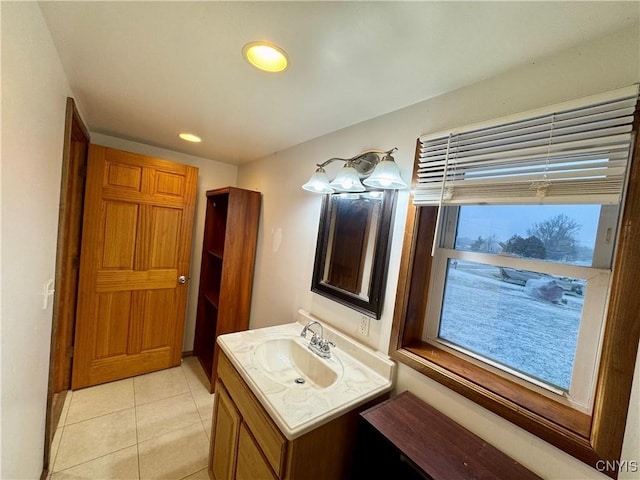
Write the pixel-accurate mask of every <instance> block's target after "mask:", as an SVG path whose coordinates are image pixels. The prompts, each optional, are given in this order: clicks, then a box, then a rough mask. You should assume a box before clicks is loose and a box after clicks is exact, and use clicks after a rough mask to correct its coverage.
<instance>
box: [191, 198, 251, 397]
mask: <svg viewBox="0 0 640 480" xmlns="http://www.w3.org/2000/svg"><path fill="white" fill-rule="evenodd" d="M206 195H207V207H206V214H205V225H204V238H203V242H202V263H201V266H200V288H199V291H198V309H197V311H196V329H195V337H194V345H193V353H194V355H195V356H196V357H198V360H200V364H201V365H202V368H203V369H204V371H205V373H206V375H207V378H208V379H209V382H210V391H211V392H212V393H213V388H214V385H215V382H216V361H217V346H216V338H217V337H218V336H219V335H222V334H224V333H231V332H237V331H240V330H246V329H247V328H248V326H249V310H250V307H251V290H252V287H253V269H254V262H255V255H256V245H257V241H258V222H259V219H260V203H261V201H262V199H261V195H260V192H254V191H251V190H244V189H242V188H235V187H226V188H220V189H217V190H209V191H208V192H207V194H206Z"/></svg>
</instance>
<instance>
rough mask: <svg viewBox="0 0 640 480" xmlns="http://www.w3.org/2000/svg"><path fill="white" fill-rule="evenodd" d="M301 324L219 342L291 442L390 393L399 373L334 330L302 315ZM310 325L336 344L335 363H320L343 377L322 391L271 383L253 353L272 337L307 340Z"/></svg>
mask: <svg viewBox="0 0 640 480" xmlns="http://www.w3.org/2000/svg"><path fill="white" fill-rule="evenodd" d="M297 320H298V321H297V323H289V324H285V325H277V326H274V327H267V328H261V329H256V330H246V331H243V332H235V333H230V334H226V335H221V336H220V337H218V344H219V345H220V348H222V350H223V351H224V353H225V354H226V355H227V357H229V360H230V361H231V363H232V364H233V365H234V366H235V367H236V369H237V370H238V372H239V373H240V375H241V376H242V378H243V379H244V380H245V382H247V385H248V386H249V388H250V389H251V391H252V392H253V393H254V394H255V396H256V397H257V398H258V400H259V401H260V403H261V404H262V405H263V406H264V408H265V409H266V410H267V412H268V413H269V415H270V416H271V418H272V419H273V421H274V422H275V423H276V425H278V427H279V428H280V430H281V431H282V433H283V434H284V435H285V436H286V437H287V438H288V439H289V440H293V439H295V438H297V437H299V436H301V435H304V434H305V433H307V432H309V431H311V430H313V429H315V428H317V427H319V426H321V425H324V424H325V423H328V422H329V421H331V420H333V419H334V418H337V417H339V416H340V415H342V414H343V413H345V412H347V411H349V410H351V409H353V408H355V407H358V406H360V405H362V404H364V403H366V402H367V401H369V400H371V399H373V398H374V397H376V396H378V395H380V394H383V393H385V392H388V391H390V390H391V389H392V388H393V382H394V380H395V371H396V365H395V363H394V362H393V361H392V360H391V359H390V358H389V357H388V356H387V355H384V354H382V353H380V352H376V351H374V350H372V349H370V348H368V347H367V346H365V345H362V344H360V343H358V342H357V341H355V340H353V339H351V338H349V337H348V336H346V335H344V334H342V333H340V332H339V331H337V330H334V329H332V328H331V327H330V326H328V325H327V324H325V323H324V322H322V321H320V320H318V319H317V318H315V317H313V316H312V315H310V314H309V313H307V312H305V311H304V310H300V311H299V312H298V319H297ZM312 320H316V321H320V323H321V324H322V326H323V328H324V338H326V339H328V340H330V341H332V342H333V343H335V345H336V346H335V347H333V348H332V349H331V351H332V358H331V359H328V360H325V359H320V358H319V357H318V359H319V360H320V361H321V362H327V366H329V367H330V368H333V369H334V370H337V371H341V372H342V373H341V375H340V376H339V378H338V379H337V380H336V381H335V383H333V384H332V385H331V386H329V387H326V388H320V389H319V388H317V387H315V386H313V385H309V384H303V385H297V384H290V385H287V386H284V385H282V384H281V383H278V382H276V381H273V380H272V379H271V378H269V377H268V376H267V375H266V374H265V373H264V370H263V369H261V368H260V367H259V366H258V365H256V364H255V363H256V357H255V356H254V350H255V348H256V347H257V346H258V345H260V344H261V343H262V342H264V341H265V340H268V339H269V338H282V337H283V336H285V337H292V338H294V339H295V340H296V341H304V340H302V338H301V337H300V332H301V331H302V329H303V328H304V325H305V324H306V323H307V322H310V321H312ZM306 342H307V343H308V340H306ZM336 367H338V368H336Z"/></svg>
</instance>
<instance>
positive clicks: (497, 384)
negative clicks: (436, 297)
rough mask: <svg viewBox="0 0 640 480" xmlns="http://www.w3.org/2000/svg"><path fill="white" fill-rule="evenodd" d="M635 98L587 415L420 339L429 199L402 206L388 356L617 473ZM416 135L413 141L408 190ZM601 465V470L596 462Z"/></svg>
mask: <svg viewBox="0 0 640 480" xmlns="http://www.w3.org/2000/svg"><path fill="white" fill-rule="evenodd" d="M639 126H640V103H637V104H636V110H635V116H634V122H633V141H632V145H633V147H632V150H631V153H630V155H631V162H630V166H629V173H628V188H627V192H626V196H625V199H624V203H623V205H621V222H620V225H619V230H618V244H617V249H616V255H615V258H614V262H613V266H612V274H611V289H610V296H609V304H608V306H607V313H606V322H605V326H604V332H603V338H602V349H601V355H600V360H599V369H598V375H597V379H596V385H595V397H594V401H593V410H592V413H591V414H586V413H583V412H580V411H577V410H575V409H573V408H570V407H568V406H566V405H562V404H560V403H559V402H556V401H554V400H552V399H550V398H548V397H546V396H544V395H542V394H540V393H537V392H534V391H531V390H529V389H527V388H525V387H523V386H521V385H519V384H517V383H515V382H512V381H510V380H508V379H505V378H502V377H500V376H498V375H496V374H494V373H492V372H489V371H487V370H485V369H483V368H481V367H478V366H477V365H474V364H473V363H472V362H469V361H465V360H464V359H462V358H460V357H456V356H455V355H452V354H451V353H450V352H447V351H446V350H444V349H441V348H438V347H436V346H434V345H430V344H428V343H426V342H424V341H423V340H422V336H423V326H424V318H425V313H426V308H427V302H428V299H429V295H430V294H431V293H432V292H431V289H430V288H429V287H430V278H431V268H432V261H433V258H432V257H431V246H432V244H433V240H434V236H435V229H436V219H437V211H438V207H437V206H420V207H418V206H415V205H413V203H412V202H410V204H409V206H408V210H407V219H406V226H405V235H404V240H403V249H402V258H401V263H400V272H399V277H398V288H397V294H396V304H395V310H394V318H393V325H392V331H391V338H390V343H389V355H390V356H391V357H392V358H393V359H394V360H396V361H398V362H400V363H403V364H405V365H407V366H409V367H410V368H412V369H414V370H416V371H418V372H420V373H421V374H423V375H425V376H427V377H429V378H431V379H433V380H435V381H437V382H439V383H441V384H442V385H444V386H446V387H448V388H450V389H451V390H453V391H455V392H457V393H459V394H461V395H463V396H465V397H466V398H468V399H470V400H472V401H473V402H475V403H477V404H478V405H480V406H482V407H484V408H487V409H488V410H490V411H492V412H494V413H496V414H498V415H500V416H502V417H503V418H505V419H506V420H508V421H510V422H512V423H513V424H515V425H518V426H519V427H521V428H523V429H525V430H527V431H528V432H530V433H532V434H534V435H536V436H538V437H540V438H541V439H543V440H544V441H546V442H548V443H550V444H552V445H554V446H556V447H558V448H560V449H561V450H563V451H565V452H566V453H568V454H570V455H572V456H574V457H576V458H578V459H579V460H581V461H583V462H585V463H587V464H588V465H591V466H592V467H594V468H596V466H597V465H598V466H602V465H603V463H602V462H603V461H604V462H605V463H604V466H605V467H606V470H604V471H603V473H605V474H607V475H609V476H610V477H611V478H617V476H618V472H617V471H616V470H615V469H614V468H612V467H613V466H614V465H616V464H618V463H616V461H619V460H620V457H621V452H622V443H623V439H624V430H625V426H626V419H627V414H628V409H629V398H630V395H631V387H632V381H633V375H634V368H635V361H636V355H637V353H638V342H639V341H640V318H639V314H638V312H640V296H639V295H637V293H636V288H637V285H636V283H637V272H638V271H640V136H639V135H638V128H639ZM419 154H420V142H419V141H417V143H416V152H415V159H416V161H415V163H414V172H413V183H412V189H415V185H416V178H417V167H418V160H419ZM600 471H602V469H600Z"/></svg>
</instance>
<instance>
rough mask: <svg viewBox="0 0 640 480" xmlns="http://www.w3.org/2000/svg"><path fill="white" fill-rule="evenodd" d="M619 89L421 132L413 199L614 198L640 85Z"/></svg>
mask: <svg viewBox="0 0 640 480" xmlns="http://www.w3.org/2000/svg"><path fill="white" fill-rule="evenodd" d="M622 93H623V96H622V97H621V98H617V97H615V96H613V95H610V96H609V97H610V98H607V99H606V101H602V100H600V101H599V102H598V103H591V104H590V103H588V102H587V101H585V102H584V103H583V104H581V105H580V104H578V102H571V108H569V109H562V108H558V109H557V111H552V110H550V111H548V112H546V113H545V114H544V115H537V116H531V117H527V116H526V115H523V116H522V117H521V118H520V119H516V120H514V119H513V117H510V118H509V121H506V122H505V121H503V122H500V121H499V120H498V121H495V122H493V124H491V125H485V126H483V127H482V128H475V129H473V128H468V129H459V130H457V131H455V132H450V133H447V134H446V135H445V134H444V133H442V132H441V133H439V134H437V135H431V136H430V135H422V136H421V137H420V139H419V141H420V146H419V151H418V159H417V161H418V166H417V167H418V168H417V184H416V189H415V195H414V203H415V204H416V205H433V204H438V203H439V202H440V201H441V200H442V202H443V203H450V204H463V203H493V202H498V203H502V202H505V201H506V199H509V201H515V202H516V203H549V200H550V199H552V198H553V199H554V201H557V202H560V203H593V202H594V201H596V200H597V201H598V202H604V203H615V202H619V201H620V198H621V195H622V190H623V188H624V184H625V176H626V172H627V170H628V162H629V152H630V149H631V141H632V127H633V118H634V117H633V114H634V112H635V105H636V102H637V98H638V86H637V85H635V86H634V88H633V89H631V88H627V89H623V91H622ZM598 98H599V99H601V98H602V97H598ZM563 105H564V104H563ZM559 107H562V105H560V106H559ZM564 197H566V199H564V200H563V198H564Z"/></svg>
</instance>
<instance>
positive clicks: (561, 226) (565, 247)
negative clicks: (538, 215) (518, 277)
mask: <svg viewBox="0 0 640 480" xmlns="http://www.w3.org/2000/svg"><path fill="white" fill-rule="evenodd" d="M580 228H582V225H580V224H579V223H578V222H576V221H575V220H574V219H572V218H570V217H568V216H567V215H565V214H564V213H560V214H558V215H556V216H554V217H551V218H548V219H546V220H543V221H542V222H535V223H534V224H533V225H532V226H531V228H530V229H528V230H527V233H528V235H530V236H533V237H538V238H539V239H540V240H542V243H543V245H544V248H545V250H546V252H547V258H548V259H550V260H564V259H572V258H573V257H575V254H576V247H577V245H578V240H577V238H576V236H577V234H578V232H579V231H580Z"/></svg>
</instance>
